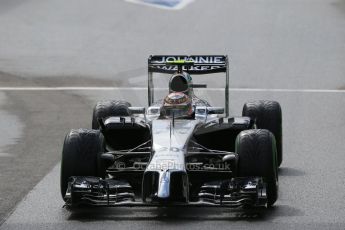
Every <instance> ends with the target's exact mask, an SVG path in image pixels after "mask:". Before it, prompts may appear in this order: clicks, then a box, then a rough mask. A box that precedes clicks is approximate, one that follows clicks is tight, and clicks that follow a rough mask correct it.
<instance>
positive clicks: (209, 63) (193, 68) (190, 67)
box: [148, 55, 229, 116]
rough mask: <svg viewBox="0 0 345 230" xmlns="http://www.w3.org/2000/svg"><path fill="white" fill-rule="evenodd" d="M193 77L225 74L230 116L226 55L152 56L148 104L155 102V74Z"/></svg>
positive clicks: (150, 59)
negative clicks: (180, 71)
mask: <svg viewBox="0 0 345 230" xmlns="http://www.w3.org/2000/svg"><path fill="white" fill-rule="evenodd" d="M181 69H182V71H185V72H187V73H189V74H192V75H200V74H212V73H225V77H226V82H225V107H224V109H225V113H226V116H229V62H228V56H226V55H191V56H188V55H151V56H149V58H148V103H149V106H151V104H152V103H153V102H154V85H153V76H152V74H153V73H166V74H174V73H176V72H177V71H179V70H181Z"/></svg>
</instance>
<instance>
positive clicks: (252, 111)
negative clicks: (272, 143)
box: [242, 100, 283, 166]
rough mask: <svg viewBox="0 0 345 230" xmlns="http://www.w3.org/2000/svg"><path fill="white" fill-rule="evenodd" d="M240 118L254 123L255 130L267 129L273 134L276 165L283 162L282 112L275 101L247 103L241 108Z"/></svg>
mask: <svg viewBox="0 0 345 230" xmlns="http://www.w3.org/2000/svg"><path fill="white" fill-rule="evenodd" d="M242 116H247V117H250V118H251V119H253V120H254V121H255V124H256V128H258V129H268V130H269V131H271V132H272V133H273V134H274V137H275V140H276V145H277V163H278V166H280V165H281V163H282V161H283V135H282V129H283V128H282V110H281V107H280V104H279V103H278V102H276V101H268V100H259V101H252V102H247V103H246V104H245V105H244V106H243V110H242Z"/></svg>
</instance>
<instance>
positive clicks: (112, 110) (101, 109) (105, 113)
mask: <svg viewBox="0 0 345 230" xmlns="http://www.w3.org/2000/svg"><path fill="white" fill-rule="evenodd" d="M128 107H131V104H130V103H129V102H127V101H121V100H112V101H99V102H97V104H96V105H95V107H94V109H93V114H92V129H99V124H98V119H105V118H107V117H111V116H129V115H130V112H129V110H128Z"/></svg>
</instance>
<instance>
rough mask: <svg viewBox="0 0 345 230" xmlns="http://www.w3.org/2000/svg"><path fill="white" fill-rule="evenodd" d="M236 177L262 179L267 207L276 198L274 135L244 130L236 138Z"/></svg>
mask: <svg viewBox="0 0 345 230" xmlns="http://www.w3.org/2000/svg"><path fill="white" fill-rule="evenodd" d="M235 151H236V153H237V154H238V165H237V167H238V171H237V174H238V175H237V176H238V177H262V178H263V179H264V182H265V183H266V185H267V187H266V189H267V190H266V191H267V205H268V206H272V205H273V204H274V203H275V201H276V200H277V198H278V174H277V163H276V160H277V153H276V144H275V138H274V135H273V134H272V133H271V132H270V131H268V130H266V129H252V130H245V131H242V132H241V133H239V134H238V136H237V138H236V145H235Z"/></svg>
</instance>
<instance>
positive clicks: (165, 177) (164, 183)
mask: <svg viewBox="0 0 345 230" xmlns="http://www.w3.org/2000/svg"><path fill="white" fill-rule="evenodd" d="M169 196H170V171H169V169H166V170H161V171H160V172H159V184H158V194H157V197H158V198H163V199H164V198H168V197H169Z"/></svg>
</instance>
